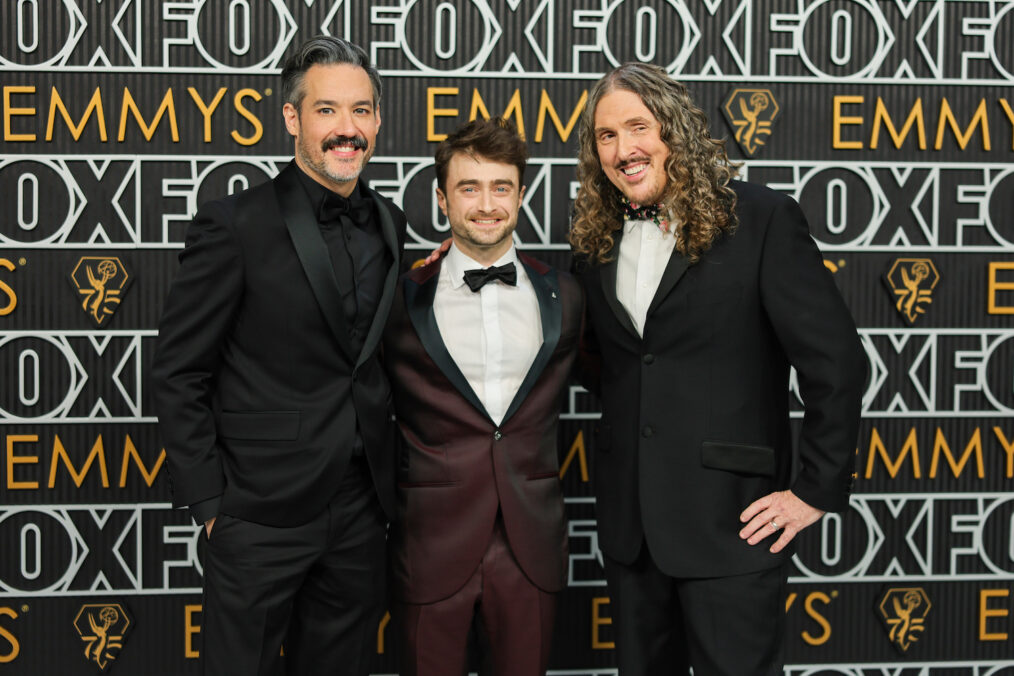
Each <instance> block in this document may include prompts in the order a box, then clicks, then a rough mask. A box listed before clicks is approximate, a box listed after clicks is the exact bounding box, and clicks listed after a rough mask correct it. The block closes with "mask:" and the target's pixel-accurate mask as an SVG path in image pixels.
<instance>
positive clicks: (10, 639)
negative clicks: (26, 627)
mask: <svg viewBox="0 0 1014 676" xmlns="http://www.w3.org/2000/svg"><path fill="white" fill-rule="evenodd" d="M0 615H2V616H6V617H9V618H11V619H12V620H16V619H18V614H17V612H15V610H14V609H13V608H7V607H4V608H0ZM0 638H3V639H4V640H5V641H7V643H9V644H10V646H11V647H10V650H8V651H7V652H5V653H0V664H7V663H8V662H13V661H14V660H16V659H17V657H18V655H20V654H21V644H20V643H18V637H17V636H15V635H14V634H13V633H11V631H10V630H9V629H5V628H4V627H2V626H0Z"/></svg>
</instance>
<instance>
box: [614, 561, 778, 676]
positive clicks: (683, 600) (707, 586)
mask: <svg viewBox="0 0 1014 676" xmlns="http://www.w3.org/2000/svg"><path fill="white" fill-rule="evenodd" d="M743 546H744V547H747V546H749V545H747V544H746V543H744V545H743ZM687 556H693V551H692V550H691V551H688V552H687ZM604 560H605V567H606V580H607V582H608V584H609V599H610V604H609V605H610V610H611V615H612V618H613V626H614V627H615V629H616V631H615V635H616V648H617V652H618V658H619V672H620V674H622V676H670V675H675V674H679V675H680V676H684V675H685V674H687V673H688V670H689V668H690V667H693V669H694V676H781V674H782V668H783V661H784V658H783V655H782V644H783V637H784V635H785V583H786V579H787V569H786V566H785V565H779V566H776V567H775V568H770V569H767V570H762V571H758V572H755V573H749V574H746V575H737V576H733V577H719V578H700V579H698V578H674V577H670V576H668V575H666V574H665V573H663V572H662V571H661V570H659V569H658V566H656V565H655V562H654V561H653V560H652V558H651V553H650V552H649V550H648V546H647V544H642V545H641V553H640V555H639V556H638V558H637V560H636V561H635V562H634V564H633V565H630V566H627V565H624V564H621V563H618V562H616V561H614V560H612V559H610V558H609V557H608V556H606V557H604Z"/></svg>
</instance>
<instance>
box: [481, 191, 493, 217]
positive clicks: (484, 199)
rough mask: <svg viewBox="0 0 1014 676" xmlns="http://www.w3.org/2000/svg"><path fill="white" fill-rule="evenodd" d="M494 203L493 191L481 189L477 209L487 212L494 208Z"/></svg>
mask: <svg viewBox="0 0 1014 676" xmlns="http://www.w3.org/2000/svg"><path fill="white" fill-rule="evenodd" d="M495 208H496V206H495V203H494V201H493V193H492V192H491V191H489V190H483V191H481V192H480V194H479V210H480V211H482V212H484V213H489V212H491V211H493V209H495Z"/></svg>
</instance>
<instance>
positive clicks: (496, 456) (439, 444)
mask: <svg viewBox="0 0 1014 676" xmlns="http://www.w3.org/2000/svg"><path fill="white" fill-rule="evenodd" d="M519 260H520V261H521V264H522V265H523V266H524V268H525V271H526V272H527V273H528V277H529V279H530V280H531V282H532V286H533V288H534V289H535V295H536V297H537V298H538V305H539V312H540V314H541V317H542V346H541V347H540V349H539V351H538V353H537V354H536V357H535V361H534V362H533V363H532V366H531V368H530V369H529V372H528V374H527V376H526V377H525V379H524V380H523V382H522V384H521V388H520V389H519V390H518V393H517V395H516V396H515V397H514V399H513V401H512V402H511V404H510V407H509V408H508V410H507V413H506V415H505V416H504V419H503V422H502V423H501V424H500V425H499V426H498V425H496V424H495V423H494V422H493V420H492V419H490V417H489V415H488V414H487V413H486V410H485V408H483V405H482V403H481V402H480V401H479V398H478V396H476V394H475V392H474V391H473V390H472V388H471V387H470V386H469V384H468V381H467V380H466V379H465V377H464V375H462V373H461V371H460V370H459V369H458V367H457V365H456V364H455V363H454V360H453V359H452V358H451V355H450V354H449V353H448V351H447V347H446V345H445V344H444V341H443V339H442V338H441V336H440V331H439V329H438V328H437V322H436V318H435V316H434V314H433V298H434V294H435V292H436V287H437V279H438V277H439V272H440V265H441V264H440V262H437V263H433V264H431V265H428V266H426V267H422V268H418V269H416V270H412V271H411V272H409V273H407V274H405V275H404V276H403V277H402V279H401V283H400V284H399V287H398V290H397V293H396V295H395V299H394V304H393V306H392V309H391V317H390V321H389V322H388V325H387V329H386V331H385V333H384V343H383V358H384V364H385V367H386V368H387V371H388V374H389V376H390V380H391V385H392V391H393V394H394V405H395V412H396V414H397V419H398V426H399V428H400V429H401V437H402V439H401V440H402V444H401V448H400V456H399V462H398V465H399V466H398V469H397V477H398V488H397V519H396V521H395V523H394V524H393V525H392V530H391V539H390V543H391V552H392V562H393V565H392V568H393V573H394V587H395V594H396V597H397V598H399V599H400V600H401V601H404V602H406V603H433V602H435V601H439V600H442V599H445V598H447V597H448V596H450V595H451V594H453V593H454V592H456V591H457V590H458V589H460V588H461V586H462V585H463V584H464V583H465V582H466V581H467V580H468V578H469V576H470V575H471V574H472V573H473V572H474V571H475V568H476V566H477V565H478V564H479V561H480V560H481V558H482V555H483V553H485V551H486V547H487V545H488V543H489V539H490V535H491V534H492V532H493V527H494V524H495V521H496V515H497V510H498V509H499V511H500V512H501V514H502V517H503V524H504V529H505V531H506V535H507V540H508V542H509V543H510V547H511V551H512V552H513V553H514V556H515V558H516V559H517V561H518V563H519V564H520V565H521V569H522V570H523V571H524V572H525V574H526V575H527V576H528V578H529V579H530V580H531V581H532V582H533V583H534V584H535V585H536V586H538V587H539V588H540V589H543V590H545V591H547V592H554V591H559V590H560V589H562V588H563V586H564V584H565V582H566V561H567V537H566V527H565V520H564V511H563V495H562V492H561V489H560V480H559V470H560V467H559V458H558V454H557V420H558V416H559V412H560V406H561V403H562V396H563V393H564V390H565V388H566V385H567V380H568V376H569V375H570V371H571V367H572V366H573V364H574V359H575V356H576V353H577V347H578V342H579V339H580V335H581V330H582V317H583V309H584V301H583V296H582V292H581V288H580V286H579V285H578V284H577V282H576V280H575V279H574V278H573V277H571V276H570V275H568V274H566V273H564V272H560V271H557V270H555V269H553V268H550V267H549V266H547V265H545V264H543V263H541V262H539V261H537V260H534V259H532V258H530V257H528V256H525V255H522V254H519Z"/></svg>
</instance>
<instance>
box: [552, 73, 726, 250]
mask: <svg viewBox="0 0 1014 676" xmlns="http://www.w3.org/2000/svg"><path fill="white" fill-rule="evenodd" d="M617 89H623V90H627V91H630V92H633V93H635V94H637V95H638V96H639V97H641V101H642V102H643V103H644V105H645V106H646V107H647V108H648V110H650V111H651V114H652V115H654V116H655V119H656V120H658V122H659V124H660V125H661V130H660V136H661V139H662V142H663V143H665V144H666V146H667V147H668V148H669V157H668V159H667V160H666V163H665V173H666V176H667V179H668V180H667V181H666V186H665V189H664V191H663V193H662V198H661V200H660V203H661V204H662V205H663V209H664V210H666V211H667V212H668V217H669V221H670V222H671V223H674V224H676V226H677V227H676V228H675V229H674V231H673V234H674V235H675V236H676V249H677V251H679V252H680V253H681V254H683V255H684V256H686V257H687V258H688V259H689V260H690V262H692V263H693V262H697V260H699V259H700V257H701V254H703V253H704V252H705V251H707V250H708V249H709V248H710V247H711V245H712V244H713V243H714V242H715V240H716V239H718V237H719V236H721V235H722V234H723V233H727V232H731V231H732V230H733V229H735V227H736V213H735V207H736V194H735V193H734V192H733V190H732V188H730V187H729V181H730V180H732V179H733V178H734V177H735V176H736V174H737V172H738V169H739V166H740V165H739V164H735V163H733V162H730V161H729V156H728V155H727V154H726V151H725V141H724V140H719V139H713V138H711V133H710V132H709V131H708V118H707V116H706V115H705V114H704V111H702V110H701V109H700V108H698V107H697V106H696V105H695V104H694V102H693V100H692V99H691V98H690V94H689V92H688V91H687V88H686V87H685V86H683V85H682V84H680V83H679V82H677V81H676V80H674V79H672V78H671V77H669V74H668V73H666V71H665V70H664V69H662V68H659V67H658V66H653V65H649V64H644V63H625V64H623V65H622V66H619V67H618V68H615V69H613V70H612V71H610V72H609V73H607V74H606V75H605V76H604V77H603V78H602V79H601V80H599V81H598V83H596V85H595V87H594V88H592V91H591V95H590V97H589V100H588V105H587V106H586V107H585V109H584V113H583V115H582V117H581V127H580V133H579V143H580V150H579V152H578V165H577V179H578V182H579V189H578V193H577V199H576V200H575V202H574V221H573V224H572V226H571V230H570V243H571V245H572V247H573V249H574V253H575V254H576V255H577V256H578V257H579V258H583V259H584V260H586V261H587V262H590V263H604V262H606V261H607V260H608V259H609V252H610V251H611V250H612V248H613V244H614V241H615V240H614V235H615V233H616V231H617V230H619V229H620V227H622V224H623V220H622V218H621V211H620V197H621V193H620V191H619V189H618V188H616V186H614V185H613V184H612V183H611V182H610V181H609V179H608V178H607V177H606V175H605V173H604V172H603V171H602V166H601V164H600V162H599V157H598V152H597V150H596V143H595V108H596V106H598V103H599V101H600V100H602V97H603V96H605V95H606V94H608V93H610V92H612V91H615V90H617Z"/></svg>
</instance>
